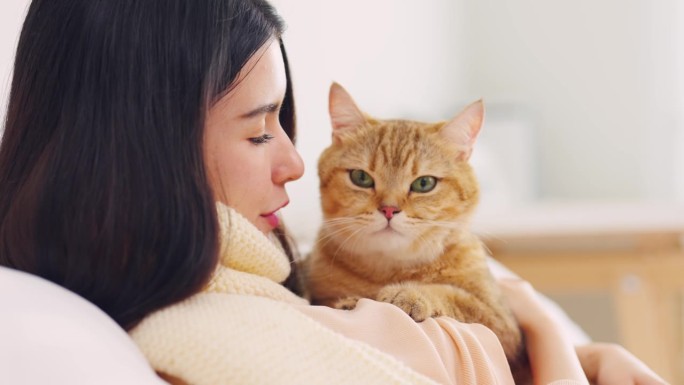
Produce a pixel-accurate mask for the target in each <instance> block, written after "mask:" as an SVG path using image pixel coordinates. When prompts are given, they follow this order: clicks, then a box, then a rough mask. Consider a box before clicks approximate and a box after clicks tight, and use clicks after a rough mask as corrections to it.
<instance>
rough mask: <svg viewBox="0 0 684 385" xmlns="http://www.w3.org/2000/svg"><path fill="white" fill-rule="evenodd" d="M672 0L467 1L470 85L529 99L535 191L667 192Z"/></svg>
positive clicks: (636, 195)
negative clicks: (534, 130) (534, 147)
mask: <svg viewBox="0 0 684 385" xmlns="http://www.w3.org/2000/svg"><path fill="white" fill-rule="evenodd" d="M678 3H679V2H678V1H677V0H669V1H658V2H654V1H650V0H639V1H628V2H625V1H621V0H603V1H594V0H575V1H571V2H570V1H566V2H558V1H535V0H477V1H475V0H473V1H468V2H467V3H466V4H467V9H466V12H467V14H468V15H469V17H468V18H467V29H468V32H469V35H468V36H469V39H468V41H469V47H470V49H469V50H468V52H469V62H468V64H469V67H468V70H467V77H468V80H469V89H471V90H474V89H476V90H478V91H480V92H481V93H482V94H483V95H485V97H489V98H490V99H494V100H496V99H512V100H515V101H518V102H522V103H524V104H526V105H528V106H529V107H530V108H531V109H532V111H533V113H534V115H535V124H536V126H537V138H538V143H539V148H538V150H539V164H538V167H539V172H540V180H539V183H540V186H539V187H540V192H541V196H542V197H543V198H550V199H572V200H576V199H587V200H643V199H646V200H672V199H674V196H675V190H674V187H675V186H674V178H673V175H674V173H675V169H674V166H673V161H674V157H673V154H674V153H675V151H676V150H675V145H677V146H679V151H682V150H683V147H684V143H681V142H679V143H677V142H676V141H675V138H676V135H677V132H678V131H679V132H681V126H682V124H681V115H678V114H679V111H682V103H681V101H682V100H681V98H680V92H681V91H678V90H677V87H676V81H675V79H676V78H677V75H678V73H679V72H680V70H679V69H680V68H683V67H681V65H679V66H678V65H677V63H676V60H675V59H676V54H677V52H678V51H681V50H682V49H684V46H682V44H681V43H682V42H683V41H681V40H677V39H676V36H675V34H674V28H675V26H676V25H677V24H678V20H677V17H680V16H679V15H678V14H677V13H676V12H675V11H676V9H677V4H678ZM680 20H682V21H684V19H680ZM679 24H681V22H679Z"/></svg>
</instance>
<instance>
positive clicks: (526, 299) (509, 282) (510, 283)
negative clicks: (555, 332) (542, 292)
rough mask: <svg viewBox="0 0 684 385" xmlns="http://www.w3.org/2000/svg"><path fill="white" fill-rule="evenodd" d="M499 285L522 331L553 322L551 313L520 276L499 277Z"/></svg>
mask: <svg viewBox="0 0 684 385" xmlns="http://www.w3.org/2000/svg"><path fill="white" fill-rule="evenodd" d="M499 287H500V288H501V290H502V292H503V294H504V297H505V298H506V300H507V301H508V305H509V307H510V308H511V311H512V312H513V315H514V316H515V318H516V319H517V320H518V323H519V324H520V327H521V328H522V329H523V330H524V331H528V330H529V329H533V328H536V327H538V326H541V325H545V324H549V323H553V321H552V320H551V318H552V317H551V313H550V312H549V311H548V310H547V309H546V308H545V306H544V303H543V302H542V301H541V299H540V297H539V295H538V294H537V292H536V291H535V290H534V288H533V287H532V285H531V284H530V283H529V282H527V281H525V280H523V279H520V278H501V279H499Z"/></svg>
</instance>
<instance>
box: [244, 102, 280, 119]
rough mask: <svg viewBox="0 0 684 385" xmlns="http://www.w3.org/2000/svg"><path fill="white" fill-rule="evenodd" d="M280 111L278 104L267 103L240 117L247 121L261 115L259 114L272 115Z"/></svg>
mask: <svg viewBox="0 0 684 385" xmlns="http://www.w3.org/2000/svg"><path fill="white" fill-rule="evenodd" d="M279 109H280V103H277V104H276V103H269V104H265V105H263V106H260V107H257V108H255V109H253V110H252V111H250V112H248V113H246V114H244V115H242V118H243V119H249V118H253V117H255V116H258V115H261V114H268V113H273V112H277V111H278V110H279Z"/></svg>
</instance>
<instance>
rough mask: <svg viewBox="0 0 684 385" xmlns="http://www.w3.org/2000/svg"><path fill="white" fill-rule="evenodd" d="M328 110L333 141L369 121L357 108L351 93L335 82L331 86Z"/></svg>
mask: <svg viewBox="0 0 684 385" xmlns="http://www.w3.org/2000/svg"><path fill="white" fill-rule="evenodd" d="M328 109H329V111H330V121H331V123H332V128H333V131H332V135H333V140H339V135H340V134H341V133H343V132H350V131H353V130H355V129H356V128H358V127H360V126H362V125H363V124H364V123H365V122H366V121H367V117H366V115H365V114H364V113H363V111H361V110H360V109H359V107H357V106H356V103H355V102H354V99H352V97H351V95H350V94H349V92H347V90H345V89H344V88H343V87H342V86H341V85H339V84H338V83H335V82H333V84H332V85H331V86H330V95H329V99H328Z"/></svg>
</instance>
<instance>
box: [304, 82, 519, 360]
mask: <svg viewBox="0 0 684 385" xmlns="http://www.w3.org/2000/svg"><path fill="white" fill-rule="evenodd" d="M330 113H331V119H332V123H333V144H332V145H331V146H330V147H328V148H327V149H326V150H325V151H324V152H323V154H322V155H321V157H320V160H319V164H318V172H319V177H320V190H321V202H322V207H323V213H324V224H323V226H322V227H321V229H320V232H319V235H318V240H317V243H316V245H315V247H314V250H313V251H312V253H311V255H310V256H309V258H307V259H306V260H305V261H304V266H303V267H304V274H305V280H306V282H307V289H308V291H309V294H310V295H311V298H312V302H313V303H316V304H324V305H328V306H334V307H337V308H344V309H351V308H353V307H354V306H355V304H356V301H357V300H358V298H361V297H366V298H372V299H376V300H379V301H384V302H389V303H392V304H394V305H396V306H398V307H400V308H401V309H403V310H404V311H405V312H406V313H407V314H409V315H410V316H411V317H412V318H413V319H414V320H416V321H418V322H420V321H422V320H424V319H426V318H428V317H435V316H440V315H445V316H450V317H453V318H456V319H458V320H460V321H463V322H477V323H482V324H484V325H487V326H488V327H489V328H490V329H492V331H494V332H495V333H496V334H497V336H498V337H499V339H500V341H501V344H502V346H503V348H504V351H505V352H506V355H507V357H508V358H509V361H510V362H511V363H512V366H516V362H517V361H518V357H519V355H520V354H521V351H522V350H521V347H522V342H521V334H520V331H519V328H518V326H517V323H516V322H515V319H514V318H513V316H512V314H511V312H510V311H509V309H508V308H507V307H506V306H505V304H504V302H503V301H502V298H501V293H500V292H499V288H498V286H497V285H496V283H495V282H494V280H493V278H492V276H491V274H490V272H489V269H488V267H487V263H486V254H485V251H484V249H483V246H482V244H481V242H480V241H479V240H478V239H477V238H476V237H475V236H474V235H472V234H471V233H470V231H469V230H468V219H469V216H470V215H471V213H472V211H473V209H474V208H475V206H476V204H477V201H478V196H479V187H478V183H477V180H476V178H475V175H474V173H473V170H472V169H471V167H470V165H469V164H468V162H467V160H468V158H469V156H470V152H471V150H472V147H473V144H474V142H475V139H476V137H477V133H478V132H479V129H480V126H481V123H482V119H483V114H484V110H483V106H482V103H481V102H476V103H474V104H472V105H471V106H469V107H468V108H466V110H465V111H464V112H462V113H461V114H459V116H457V117H456V118H454V119H453V120H452V121H450V122H442V123H435V124H429V123H420V122H413V121H406V120H376V119H373V118H370V117H368V116H367V115H365V114H364V113H363V112H361V110H359V109H358V108H357V107H356V105H355V103H354V102H353V100H352V98H351V96H350V95H349V94H348V93H347V92H346V91H345V90H344V89H343V88H342V87H341V86H339V85H337V84H333V85H332V87H331V90H330ZM351 170H364V171H365V172H366V173H367V174H368V175H369V176H370V177H371V178H373V181H374V185H373V186H372V188H367V187H366V188H364V187H359V186H357V185H355V184H354V183H353V182H352V180H351V178H350V171H351ZM421 176H433V177H436V178H437V184H436V186H435V187H434V189H433V190H432V191H429V192H425V193H424V192H415V191H411V190H410V186H411V183H412V182H413V181H415V180H416V178H418V177H421ZM383 207H393V208H395V209H396V210H399V211H397V212H396V213H394V214H393V215H391V216H390V218H389V219H388V215H386V214H385V211H383V210H385V209H383ZM393 210H394V209H393Z"/></svg>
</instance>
